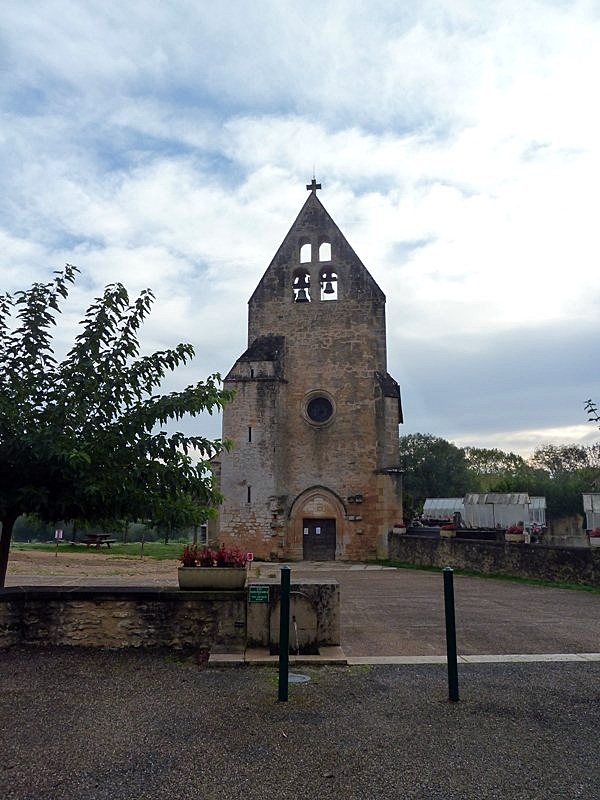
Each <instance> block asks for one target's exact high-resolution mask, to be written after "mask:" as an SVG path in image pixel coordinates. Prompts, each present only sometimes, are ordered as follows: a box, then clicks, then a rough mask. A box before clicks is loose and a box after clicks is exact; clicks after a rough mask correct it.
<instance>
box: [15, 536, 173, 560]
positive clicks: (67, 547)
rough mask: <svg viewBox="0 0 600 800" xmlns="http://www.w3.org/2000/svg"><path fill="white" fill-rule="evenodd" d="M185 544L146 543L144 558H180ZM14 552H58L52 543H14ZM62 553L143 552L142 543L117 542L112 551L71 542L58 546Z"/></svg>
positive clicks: (132, 554)
mask: <svg viewBox="0 0 600 800" xmlns="http://www.w3.org/2000/svg"><path fill="white" fill-rule="evenodd" d="M183 547H184V543H183V542H169V544H164V543H163V542H145V543H144V556H145V557H146V556H147V557H148V558H157V559H161V560H165V559H172V558H178V557H179V556H180V555H181V553H182V551H183ZM11 549H12V550H38V551H41V552H44V551H45V552H50V553H53V552H55V550H56V545H55V544H54V543H52V542H48V543H47V544H46V543H44V544H42V543H38V542H36V543H34V544H28V543H26V542H13V543H12V544H11ZM58 549H59V550H60V552H61V553H64V552H68V553H90V554H94V553H95V554H97V555H110V556H122V557H123V558H139V557H140V555H141V552H142V544H141V542H131V543H130V544H122V543H120V542H117V543H116V544H112V545H111V546H110V549H109V548H108V547H86V545H84V544H72V543H71V542H65V541H63V542H61V543H60V544H59V545H58Z"/></svg>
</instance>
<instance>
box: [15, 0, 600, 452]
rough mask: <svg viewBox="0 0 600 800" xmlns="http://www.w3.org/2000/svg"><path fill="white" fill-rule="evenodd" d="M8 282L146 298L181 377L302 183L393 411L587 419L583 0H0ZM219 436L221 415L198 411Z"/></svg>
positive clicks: (489, 427)
mask: <svg viewBox="0 0 600 800" xmlns="http://www.w3.org/2000/svg"><path fill="white" fill-rule="evenodd" d="M0 26H1V41H0V80H1V97H2V100H1V113H2V117H1V123H0V174H1V175H2V181H1V184H0V274H1V281H0V290H2V291H12V290H15V289H19V288H25V287H26V286H27V285H29V284H30V283H31V282H32V281H34V280H46V279H48V277H49V276H50V274H51V271H52V270H53V269H56V268H57V267H60V266H61V265H62V264H64V263H65V262H71V263H75V264H77V265H78V266H79V267H80V268H81V270H82V276H81V278H80V280H79V281H78V284H77V287H76V289H75V290H74V291H73V293H72V295H71V301H70V303H69V307H68V313H66V314H65V315H63V325H62V327H61V329H60V332H59V346H61V343H62V344H64V343H66V342H67V340H68V339H69V337H70V336H72V334H73V326H74V324H75V323H76V321H77V319H78V318H79V317H80V315H81V312H82V310H83V308H84V306H85V304H86V302H87V301H88V300H89V299H90V298H92V297H93V296H94V295H97V294H98V292H100V291H101V288H102V287H103V286H104V285H105V284H106V283H109V282H111V281H115V280H121V281H123V282H124V283H125V284H126V286H127V287H128V288H129V289H130V291H131V292H132V293H135V292H136V291H139V290H140V289H142V288H144V287H146V286H150V287H152V289H153V290H154V292H155V294H156V296H157V303H156V306H155V310H154V312H153V315H152V317H151V319H150V321H149V323H148V324H147V326H146V329H145V333H144V344H145V347H146V348H147V349H150V348H152V349H155V348H157V347H165V346H168V345H173V344H175V343H176V342H177V341H191V342H192V343H193V344H194V346H195V347H196V350H197V357H196V359H195V360H194V362H193V364H192V365H191V366H190V367H189V368H187V369H186V370H184V371H182V372H181V374H178V375H177V377H174V378H173V380H172V381H171V383H170V385H169V387H168V388H173V387H177V386H180V385H184V384H186V383H189V382H192V381H194V380H198V379H201V378H203V377H205V376H206V375H207V374H209V373H212V372H215V371H219V372H221V373H226V372H227V371H228V369H229V368H230V366H231V365H232V363H233V362H234V360H235V358H236V357H237V356H238V355H239V354H240V353H241V352H242V351H243V350H244V349H245V346H246V310H247V309H246V303H247V300H248V298H249V296H250V294H251V293H252V290H253V289H254V287H255V285H256V283H257V282H258V280H259V279H260V277H261V275H262V273H263V271H264V269H265V268H266V266H267V265H268V263H269V261H270V260H271V258H272V256H273V254H274V253H275V251H276V249H277V247H278V246H279V244H280V242H281V240H282V239H283V237H284V235H285V233H286V232H287V230H288V228H289V226H290V225H291V223H292V221H293V220H294V218H295V216H296V214H297V212H298V210H299V209H300V207H301V205H302V203H303V202H304V200H305V197H306V190H305V188H304V186H305V183H306V182H307V181H308V180H310V178H311V177H312V173H313V165H314V168H315V170H316V175H317V178H318V180H320V181H321V182H322V184H323V191H322V192H321V193H320V197H321V200H322V202H323V203H324V205H325V207H326V208H327V209H328V211H329V212H330V214H331V215H332V216H333V218H334V219H335V220H336V222H337V223H338V225H339V226H340V228H341V229H342V231H343V232H344V234H345V235H346V237H347V239H348V240H349V242H350V244H351V245H352V246H353V248H354V249H355V251H356V252H357V254H358V255H359V256H360V257H361V259H362V260H363V262H364V263H365V264H366V265H367V267H368V268H369V270H370V271H371V272H372V274H373V275H374V277H375V279H376V280H377V281H378V283H379V285H380V286H381V288H382V289H383V291H384V292H385V293H386V295H387V315H388V355H389V365H388V366H389V371H390V372H391V373H392V374H393V375H394V377H396V379H397V380H398V381H399V382H400V383H401V385H402V391H403V404H404V411H405V418H406V424H405V425H404V426H403V428H401V432H403V433H409V432H414V431H422V432H429V433H433V434H436V435H439V436H443V437H445V438H449V439H451V440H453V441H455V442H457V443H459V444H461V445H467V444H472V445H478V446H495V447H501V448H502V449H507V450H509V449H513V450H517V451H519V452H522V453H524V454H526V453H527V452H529V451H530V450H531V449H532V448H534V447H535V446H537V445H538V444H543V443H545V442H548V441H553V442H557V443H561V442H572V441H579V442H583V443H587V442H591V441H595V440H597V438H598V436H600V433H598V432H597V431H596V430H595V428H594V427H593V426H592V425H590V424H586V422H585V414H584V410H583V401H584V400H586V399H587V398H588V397H595V398H596V399H597V400H599V401H600V368H599V367H600V364H599V361H600V350H599V342H600V337H599V333H600V314H599V313H598V311H599V305H600V269H599V268H598V250H599V247H598V241H597V237H598V228H599V224H598V221H597V217H598V200H597V192H598V186H599V184H600V111H599V102H598V96H599V94H598V76H599V75H600V6H599V5H598V3H597V2H594V0H589V2H569V0H554V1H553V0H544V1H543V2H536V1H535V0H496V1H495V2H488V1H487V0H476V1H473V2H471V0H447V1H446V2H439V0H437V1H436V0H429V1H428V0H424V1H423V2H420V3H414V2H409V1H408V0H400V2H391V0H386V2H378V0H365V1H364V2H362V1H361V0H337V1H335V2H327V1H326V0H321V2H310V0H309V1H307V2H302V3H299V2H293V3H292V2H287V0H270V1H269V0H256V1H255V2H252V3H248V2H244V0H240V1H239V2H222V3H214V2H210V3H209V2H207V1H206V0H194V1H193V2H192V0H189V1H188V0H169V1H168V2H167V0H165V2H156V3H148V2H136V1H135V0H130V2H127V3H123V2H113V0H104V2H103V3H98V2H86V0H72V1H70V0H45V1H43V0H37V1H36V0H29V2H27V3H17V2H13V3H8V2H7V3H4V4H3V8H2V22H1V23H0ZM202 424H203V425H204V426H205V427H204V431H203V432H204V433H208V434H210V435H218V433H219V425H218V421H215V420H211V419H207V420H206V422H204V421H203V423H202Z"/></svg>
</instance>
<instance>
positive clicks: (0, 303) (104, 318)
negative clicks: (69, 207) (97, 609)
mask: <svg viewBox="0 0 600 800" xmlns="http://www.w3.org/2000/svg"><path fill="white" fill-rule="evenodd" d="M77 272H78V270H77V268H76V267H73V266H71V265H67V266H66V267H65V268H64V270H62V271H59V272H56V273H55V277H54V279H53V280H52V281H50V282H48V283H36V284H34V285H33V286H32V287H31V288H30V289H28V290H26V291H21V292H17V293H15V294H14V295H13V296H11V295H0V522H1V523H2V535H1V538H0V586H3V585H4V579H5V574H6V567H7V563H8V554H9V547H10V540H11V536H12V531H13V526H14V523H15V520H16V519H17V517H19V516H20V515H21V514H24V513H36V514H38V515H39V516H40V517H41V518H42V519H43V520H47V521H52V520H59V519H62V520H65V521H66V520H73V519H85V520H89V521H94V520H98V519H107V518H108V519H135V518H136V517H140V516H146V515H147V510H148V508H151V507H152V506H153V504H155V503H156V502H157V501H158V500H159V499H160V498H165V497H172V496H173V495H176V494H178V493H187V494H189V495H192V496H193V497H194V498H196V500H197V502H198V503H199V504H200V505H202V506H205V507H207V508H208V507H210V506H211V505H214V504H215V503H216V502H217V500H218V494H217V492H216V490H215V488H214V486H213V483H212V480H211V477H210V475H209V474H208V472H207V469H206V465H205V462H204V461H203V459H206V458H208V457H210V456H211V455H212V454H213V453H215V452H217V451H218V450H220V449H221V448H222V447H223V443H222V442H221V441H220V440H218V439H217V440H215V441H210V440H208V439H205V438H204V437H201V436H186V435H184V434H183V433H180V432H175V433H168V432H167V431H166V430H165V425H166V424H167V423H168V422H169V421H171V420H180V419H181V418H182V417H183V416H185V415H188V414H189V415H191V416H196V415H198V414H199V413H200V412H202V411H205V410H207V411H208V412H209V413H212V411H213V410H214V409H215V408H220V407H222V406H223V404H224V403H226V402H227V401H228V400H229V399H231V397H232V393H231V392H230V391H228V390H224V389H222V388H220V376H219V375H212V376H210V377H209V378H208V379H207V380H206V382H199V383H197V384H195V385H193V386H188V387H187V388H186V389H184V390H183V391H180V392H172V393H171V394H167V395H160V394H156V393H155V392H156V390H157V389H158V388H159V387H160V384H161V383H162V380H163V378H164V376H165V375H166V374H167V372H168V371H173V370H175V369H176V368H177V367H178V366H180V365H182V364H185V363H187V362H188V361H189V360H190V359H191V358H192V357H193V355H194V350H193V347H192V346H191V345H190V344H178V345H177V346H176V347H175V348H173V349H171V350H164V351H159V352H156V353H153V354H152V355H147V356H140V347H139V342H138V338H137V334H138V330H139V328H140V325H141V324H142V322H143V321H144V319H145V318H146V316H147V315H148V313H149V312H150V309H151V306H152V302H153V300H154V296H153V294H152V292H151V291H150V290H149V289H146V290H144V291H143V292H142V293H141V294H140V295H139V297H138V298H137V299H136V300H135V301H134V302H133V303H130V301H129V296H128V294H127V291H126V289H125V287H124V286H123V285H122V284H120V283H115V284H110V285H109V286H107V287H106V288H105V290H104V293H103V295H102V297H99V298H96V300H95V301H94V303H93V304H92V305H91V306H90V308H89V309H88V310H87V312H86V314H85V318H84V319H83V320H82V322H81V323H80V326H81V330H80V333H79V334H78V335H77V337H76V339H75V343H74V345H73V347H72V348H71V350H70V351H69V352H68V353H67V355H66V357H65V359H64V360H63V361H62V362H61V363H58V362H57V361H56V359H55V358H54V354H53V350H52V335H51V329H52V326H53V325H55V316H56V314H57V313H59V312H60V304H61V301H63V300H65V299H66V298H67V296H68V289H69V284H72V283H73V282H74V280H75V276H76V273H77ZM192 454H194V456H197V457H198V458H199V459H200V460H199V461H198V462H197V463H196V462H195V460H194V459H193V458H192Z"/></svg>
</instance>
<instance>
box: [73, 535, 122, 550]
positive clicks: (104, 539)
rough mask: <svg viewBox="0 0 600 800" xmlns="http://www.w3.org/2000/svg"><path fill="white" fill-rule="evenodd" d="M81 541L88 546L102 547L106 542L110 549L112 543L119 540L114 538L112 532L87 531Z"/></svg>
mask: <svg viewBox="0 0 600 800" xmlns="http://www.w3.org/2000/svg"><path fill="white" fill-rule="evenodd" d="M81 541H82V543H83V544H85V545H87V546H88V547H92V546H94V547H102V545H103V544H105V545H106V546H107V547H108V548H109V550H110V546H111V544H114V543H115V542H116V541H117V540H116V539H113V537H112V536H111V534H110V533H86V535H85V538H84V539H82V540H81Z"/></svg>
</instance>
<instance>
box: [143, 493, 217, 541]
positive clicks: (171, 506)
mask: <svg viewBox="0 0 600 800" xmlns="http://www.w3.org/2000/svg"><path fill="white" fill-rule="evenodd" d="M211 510H212V509H210V508H207V507H206V505H203V504H201V503H199V502H198V501H197V500H196V499H195V498H194V497H192V495H190V494H187V493H185V492H179V493H177V494H174V495H171V496H169V497H162V498H159V499H158V500H157V501H156V502H155V503H154V506H153V508H152V512H151V523H150V524H151V526H152V527H154V528H156V529H157V530H158V531H161V532H162V533H163V536H164V542H165V544H168V543H169V538H170V537H171V536H172V535H173V533H174V532H175V531H182V530H186V529H189V528H194V529H195V530H197V528H198V526H199V525H201V524H202V523H203V522H206V520H207V519H208V518H209V516H210V512H211Z"/></svg>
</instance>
